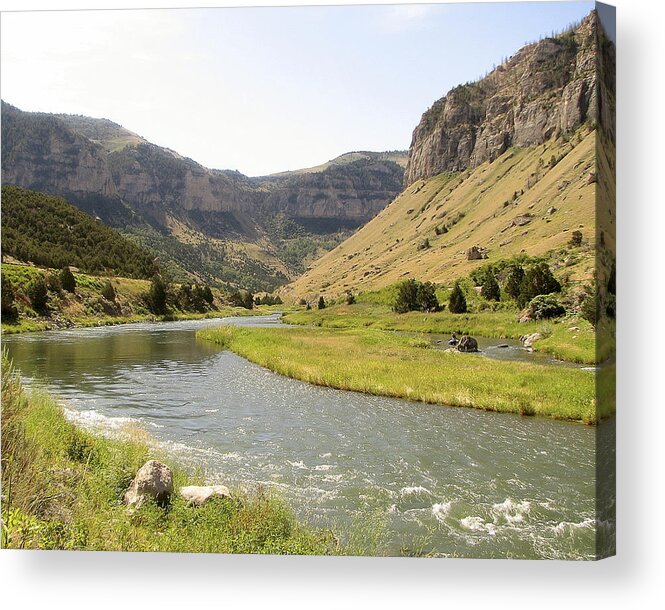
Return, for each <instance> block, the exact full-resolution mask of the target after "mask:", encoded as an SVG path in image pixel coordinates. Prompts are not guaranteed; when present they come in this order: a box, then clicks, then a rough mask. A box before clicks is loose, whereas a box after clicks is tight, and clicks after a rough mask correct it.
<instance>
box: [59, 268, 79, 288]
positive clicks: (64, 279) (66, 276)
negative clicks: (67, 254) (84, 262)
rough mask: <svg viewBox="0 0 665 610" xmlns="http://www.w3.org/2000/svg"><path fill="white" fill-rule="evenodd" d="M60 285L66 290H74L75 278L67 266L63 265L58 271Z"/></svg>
mask: <svg viewBox="0 0 665 610" xmlns="http://www.w3.org/2000/svg"><path fill="white" fill-rule="evenodd" d="M60 286H61V287H62V289H63V290H66V291H67V292H74V291H75V290H76V278H75V277H74V274H73V273H72V272H71V270H70V268H69V266H65V267H63V268H62V271H61V272H60Z"/></svg>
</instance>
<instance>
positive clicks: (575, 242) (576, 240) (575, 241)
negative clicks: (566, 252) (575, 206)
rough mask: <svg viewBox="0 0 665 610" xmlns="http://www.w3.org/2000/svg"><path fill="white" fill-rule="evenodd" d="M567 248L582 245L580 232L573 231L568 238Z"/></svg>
mask: <svg viewBox="0 0 665 610" xmlns="http://www.w3.org/2000/svg"><path fill="white" fill-rule="evenodd" d="M568 245H569V246H572V247H573V248H577V247H579V246H581V245H582V231H573V232H572V234H571V236H570V241H569V242H568Z"/></svg>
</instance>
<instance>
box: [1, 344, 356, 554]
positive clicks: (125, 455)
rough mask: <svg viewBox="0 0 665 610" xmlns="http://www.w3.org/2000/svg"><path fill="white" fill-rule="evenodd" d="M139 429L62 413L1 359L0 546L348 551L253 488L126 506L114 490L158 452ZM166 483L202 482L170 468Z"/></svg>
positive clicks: (271, 496)
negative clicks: (108, 427) (82, 424)
mask: <svg viewBox="0 0 665 610" xmlns="http://www.w3.org/2000/svg"><path fill="white" fill-rule="evenodd" d="M146 440H147V437H146V435H145V433H143V432H142V431H140V430H136V429H134V430H126V431H125V434H124V435H123V436H121V437H118V438H115V439H109V438H101V437H97V436H93V435H92V434H90V433H88V432H85V431H83V430H81V429H79V428H77V427H76V426H74V425H73V424H72V423H70V422H69V421H67V420H66V419H65V417H64V415H63V412H62V409H61V408H60V407H59V406H58V405H57V404H56V403H55V402H54V401H53V400H52V399H51V398H49V397H48V396H46V395H45V394H43V393H39V392H34V391H33V392H30V393H28V392H27V391H26V390H25V389H24V388H23V387H22V386H21V382H20V380H19V377H18V375H17V374H15V373H14V372H13V370H12V367H11V364H10V363H9V362H8V361H7V360H6V358H4V357H3V362H2V492H3V497H2V547H3V548H25V549H66V550H105V551H172V552H192V553H195V552H196V553H278V554H316V555H329V554H339V553H343V552H347V549H344V548H343V547H341V546H340V545H339V543H338V542H337V540H336V538H335V537H334V536H333V535H332V534H331V533H330V532H328V531H321V530H311V529H308V528H306V527H303V526H302V525H300V524H299V523H298V522H297V521H296V520H295V518H294V517H293V514H292V513H291V511H290V510H289V508H288V507H287V506H286V505H285V503H284V502H283V501H282V500H281V499H279V498H278V497H276V496H275V495H274V494H270V493H266V492H265V491H264V490H262V489H257V490H256V491H255V492H253V493H251V494H250V493H241V492H237V491H236V492H235V493H234V495H233V498H232V499H222V498H216V499H213V500H210V501H209V502H208V503H207V504H205V505H204V506H202V507H200V508H195V507H190V506H188V505H187V504H186V503H185V501H184V500H183V499H182V498H180V497H179V496H177V495H175V496H174V497H173V498H172V500H171V502H170V504H169V505H168V506H167V507H165V508H161V507H159V506H157V505H156V504H154V503H146V504H144V505H143V506H142V507H141V508H140V509H138V510H135V511H133V512H130V511H128V510H127V508H126V507H125V506H123V505H122V497H123V494H124V492H125V490H126V489H127V487H128V486H129V483H130V481H131V479H132V477H133V476H134V474H135V473H136V471H137V470H138V469H139V467H140V466H141V465H142V464H143V463H144V462H145V461H146V460H147V459H151V458H158V459H162V460H164V458H163V457H162V456H161V455H160V454H159V452H158V451H156V450H155V449H153V448H151V447H150V446H149V445H148V444H147V443H146ZM173 470H174V487H175V488H176V489H177V488H179V487H182V486H184V485H191V484H201V483H203V481H202V480H201V478H200V477H199V476H197V475H195V474H191V473H188V472H186V471H184V470H183V469H181V468H178V467H176V468H174V469H173Z"/></svg>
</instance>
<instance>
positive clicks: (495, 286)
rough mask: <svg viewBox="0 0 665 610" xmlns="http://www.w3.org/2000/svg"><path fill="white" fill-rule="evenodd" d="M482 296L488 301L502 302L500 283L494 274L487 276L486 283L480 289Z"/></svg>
mask: <svg viewBox="0 0 665 610" xmlns="http://www.w3.org/2000/svg"><path fill="white" fill-rule="evenodd" d="M480 295H481V296H482V297H483V298H485V299H487V300H488V301H500V300H501V290H500V288H499V283H498V282H497V281H496V278H495V277H494V274H493V273H488V274H487V275H486V276H485V281H484V282H483V285H482V288H481V289H480Z"/></svg>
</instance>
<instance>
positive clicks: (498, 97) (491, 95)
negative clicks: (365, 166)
mask: <svg viewBox="0 0 665 610" xmlns="http://www.w3.org/2000/svg"><path fill="white" fill-rule="evenodd" d="M603 46H605V38H604V34H603V31H602V27H601V26H600V23H599V20H598V15H597V14H596V12H595V11H593V12H592V13H590V14H589V16H588V17H586V18H585V19H584V20H583V21H582V22H581V23H580V25H579V26H578V27H576V28H575V29H573V30H571V31H570V32H567V33H564V34H562V35H560V36H558V37H556V38H546V39H544V40H541V41H540V42H537V43H535V44H531V45H528V46H526V47H524V48H522V49H521V50H520V51H518V52H517V53H516V54H515V55H514V56H513V57H511V58H510V59H509V60H507V61H506V62H505V63H503V64H502V65H500V66H499V67H498V68H496V69H495V70H493V71H492V72H491V73H490V74H489V75H488V76H486V77H485V78H483V79H482V80H480V81H478V82H476V83H471V84H466V85H460V86H459V87H456V88H455V89H453V90H452V91H450V92H449V93H448V95H446V96H445V97H443V98H441V99H440V100H438V101H437V102H435V103H434V105H433V106H432V107H431V108H430V109H429V110H428V111H427V112H425V114H423V116H422V119H421V121H420V123H419V124H418V126H417V127H416V129H415V130H414V132H413V138H412V141H411V147H410V150H409V160H408V163H407V167H406V171H405V175H404V183H405V185H406V186H408V185H410V184H412V183H413V182H415V181H416V180H420V179H427V178H430V177H432V176H435V175H437V174H439V173H441V172H444V171H461V170H464V169H467V168H474V167H477V166H478V165H480V164H481V163H483V162H485V161H493V160H494V159H496V158H497V157H499V156H500V155H501V154H503V152H505V151H506V150H507V149H508V148H509V147H510V146H522V147H526V146H531V145H535V144H542V143H543V142H545V141H546V140H549V139H550V138H551V137H553V136H557V135H559V134H561V133H566V132H570V131H573V130H574V129H575V128H576V127H578V126H579V125H581V124H582V123H584V122H585V121H587V120H589V121H598V120H603V121H605V122H607V123H612V124H613V106H612V107H610V106H611V104H613V100H611V101H610V100H609V99H605V100H604V101H605V102H606V103H605V104H602V103H599V95H603V93H602V92H603V90H604V89H605V88H606V87H605V86H604V84H603V83H602V82H598V75H599V74H600V72H599V70H598V58H599V50H600V49H601V47H603ZM601 80H602V77H601ZM611 130H612V131H613V126H612V127H611Z"/></svg>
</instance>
